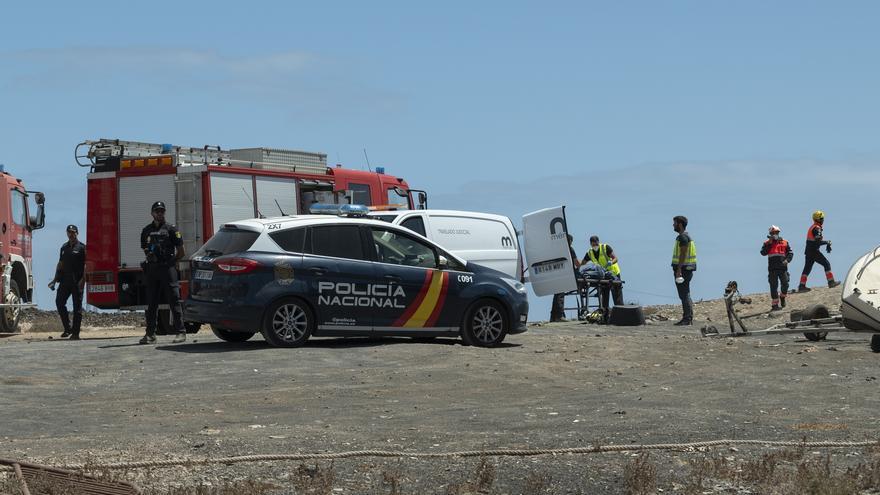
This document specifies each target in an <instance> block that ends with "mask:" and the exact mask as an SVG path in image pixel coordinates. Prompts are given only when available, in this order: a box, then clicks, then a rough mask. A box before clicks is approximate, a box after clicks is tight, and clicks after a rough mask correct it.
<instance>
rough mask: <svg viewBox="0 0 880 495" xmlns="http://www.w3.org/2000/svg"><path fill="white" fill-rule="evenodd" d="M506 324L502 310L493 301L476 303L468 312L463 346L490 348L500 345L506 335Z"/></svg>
mask: <svg viewBox="0 0 880 495" xmlns="http://www.w3.org/2000/svg"><path fill="white" fill-rule="evenodd" d="M507 330H508V322H507V317H505V316H504V308H502V307H501V305H500V304H498V303H497V302H495V301H491V300H489V299H484V300H481V301H477V303H476V304H474V306H473V307H472V308H471V310H470V311H468V315H467V319H466V320H465V324H464V330H463V331H462V340H463V341H464V342H465V344H469V345H470V344H472V345H477V346H480V347H491V346H495V345H498V344H500V343H501V341H503V340H504V337H505V336H506V335H507Z"/></svg>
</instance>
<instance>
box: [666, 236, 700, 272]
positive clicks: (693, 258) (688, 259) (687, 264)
mask: <svg viewBox="0 0 880 495" xmlns="http://www.w3.org/2000/svg"><path fill="white" fill-rule="evenodd" d="M678 249H679V244H678V241H677V240H676V241H675V242H674V243H673V244H672V266H678V257H679V250H678ZM682 268H685V269H690V270H695V269H696V268H697V245H696V244H694V241H693V239H691V242H690V244H688V252H687V256H685V258H684V266H683V267H682Z"/></svg>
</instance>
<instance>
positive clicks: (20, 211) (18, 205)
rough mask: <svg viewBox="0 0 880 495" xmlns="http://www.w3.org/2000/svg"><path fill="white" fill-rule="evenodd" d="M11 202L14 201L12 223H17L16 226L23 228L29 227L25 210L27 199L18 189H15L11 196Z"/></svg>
mask: <svg viewBox="0 0 880 495" xmlns="http://www.w3.org/2000/svg"><path fill="white" fill-rule="evenodd" d="M9 198H10V201H12V204H11V205H10V206H11V208H10V209H11V210H12V221H13V222H15V224H16V225H21V226H22V227H25V226H27V210H26V209H25V201H26V200H27V197H26V196H25V195H24V194H23V193H22V192H21V191H19V190H18V189H13V190H12V194H10V195H9Z"/></svg>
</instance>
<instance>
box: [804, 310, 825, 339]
mask: <svg viewBox="0 0 880 495" xmlns="http://www.w3.org/2000/svg"><path fill="white" fill-rule="evenodd" d="M830 316H831V314H830V313H829V312H828V308H827V307H825V305H824V304H814V305H812V306H807V308H806V309H804V311H803V313H801V319H802V320H820V319H822V318H828V317H830ZM827 336H828V332H804V337H806V338H807V340H809V341H812V342H818V341H820V340H825V337H827Z"/></svg>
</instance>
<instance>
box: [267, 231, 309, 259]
mask: <svg viewBox="0 0 880 495" xmlns="http://www.w3.org/2000/svg"><path fill="white" fill-rule="evenodd" d="M269 237H271V238H272V240H273V241H275V244H278V246H280V247H281V249H283V250H285V251H288V252H291V253H301V252H303V242H304V241H305V238H306V229H287V230H282V231H280V232H273V233H271V234H269Z"/></svg>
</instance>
